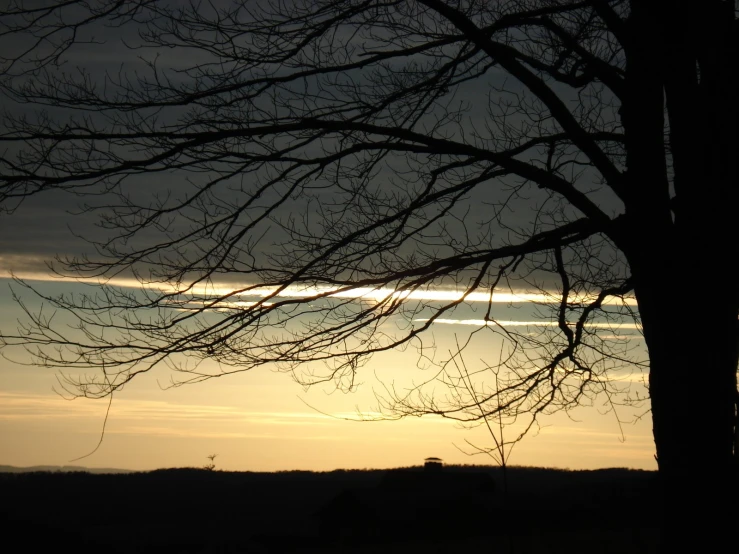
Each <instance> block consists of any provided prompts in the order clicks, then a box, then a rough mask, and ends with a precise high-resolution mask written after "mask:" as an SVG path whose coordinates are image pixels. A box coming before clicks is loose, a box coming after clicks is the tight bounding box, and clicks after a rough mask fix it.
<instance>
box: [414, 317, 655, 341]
mask: <svg viewBox="0 0 739 554" xmlns="http://www.w3.org/2000/svg"><path fill="white" fill-rule="evenodd" d="M413 321H418V322H419V323H425V322H427V321H431V320H430V319H414V320H413ZM433 322H434V323H435V324H437V323H438V324H440V325H474V326H475V327H485V326H488V327H557V326H559V323H558V322H556V321H547V320H538V321H510V320H509V321H504V320H495V321H485V320H484V319H441V318H439V319H435V320H434V321H433ZM567 325H569V326H574V325H575V323H574V322H570V321H568V322H567ZM586 327H589V328H592V329H612V330H617V329H623V330H637V331H641V325H639V324H637V323H633V322H630V323H609V322H597V321H594V322H590V323H588V324H587V325H586ZM601 338H622V336H621V335H605V336H601Z"/></svg>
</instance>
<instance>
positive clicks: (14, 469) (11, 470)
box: [0, 465, 134, 473]
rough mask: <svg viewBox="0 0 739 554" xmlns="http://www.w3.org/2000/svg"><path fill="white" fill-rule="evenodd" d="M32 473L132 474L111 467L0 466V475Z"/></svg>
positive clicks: (128, 470)
mask: <svg viewBox="0 0 739 554" xmlns="http://www.w3.org/2000/svg"><path fill="white" fill-rule="evenodd" d="M34 471H54V472H61V473H70V472H75V471H84V472H86V473H134V472H133V471H132V470H130V469H116V468H111V467H83V466H31V467H16V466H3V465H0V473H31V472H34Z"/></svg>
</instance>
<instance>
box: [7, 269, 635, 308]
mask: <svg viewBox="0 0 739 554" xmlns="http://www.w3.org/2000/svg"><path fill="white" fill-rule="evenodd" d="M5 273H6V275H7V277H8V278H9V277H10V276H11V275H12V276H14V277H16V278H18V279H21V280H27V281H42V282H74V283H83V284H88V285H107V286H114V287H122V288H133V289H148V290H156V291H160V292H162V293H167V294H184V295H188V294H192V295H196V296H203V297H208V298H213V299H216V298H219V297H225V298H228V297H250V298H253V297H257V298H276V297H279V298H306V299H310V298H315V299H320V298H326V297H328V298H347V299H352V298H354V299H357V300H360V301H373V302H383V301H387V300H390V299H392V300H395V299H397V300H416V301H423V300H426V301H438V302H458V301H461V302H469V303H478V302H484V303H500V304H516V303H538V304H553V303H559V302H560V301H561V295H560V293H559V292H557V291H551V292H529V291H525V290H521V291H512V292H504V291H498V290H496V291H494V292H493V293H491V292H490V291H489V290H485V291H482V290H476V291H469V292H468V291H464V290H455V289H449V288H445V287H439V288H438V289H431V290H412V291H406V290H400V291H399V290H394V289H390V288H384V287H383V288H370V287H357V288H348V287H336V286H319V287H307V286H305V287H298V286H289V287H286V288H284V289H283V290H279V289H278V288H277V287H263V286H261V285H259V284H247V283H242V284H232V285H228V286H227V285H218V284H205V285H202V284H197V285H195V286H193V287H192V288H190V289H186V288H184V289H183V288H179V289H178V288H177V287H175V286H174V285H172V284H169V283H160V282H156V281H151V282H148V281H140V280H138V279H134V278H131V277H113V278H110V279H82V278H76V277H71V276H58V275H53V274H47V273H42V272H18V273H12V274H11V272H10V271H6V272H5ZM1 278H2V277H0V279H1ZM252 287H253V288H252ZM596 298H597V297H596V296H595V295H587V296H583V295H570V296H569V297H568V300H569V301H570V302H573V303H580V304H586V303H591V302H593V301H595V299H596ZM256 304H259V305H262V306H269V305H271V304H270V303H262V302H242V301H227V300H224V301H220V302H218V305H214V306H213V308H214V309H215V308H217V307H227V306H234V307H236V306H240V307H247V306H254V305H256ZM603 304H604V305H628V306H637V302H636V298H634V297H633V296H625V297H623V298H616V297H608V298H606V299H605V300H604V301H603Z"/></svg>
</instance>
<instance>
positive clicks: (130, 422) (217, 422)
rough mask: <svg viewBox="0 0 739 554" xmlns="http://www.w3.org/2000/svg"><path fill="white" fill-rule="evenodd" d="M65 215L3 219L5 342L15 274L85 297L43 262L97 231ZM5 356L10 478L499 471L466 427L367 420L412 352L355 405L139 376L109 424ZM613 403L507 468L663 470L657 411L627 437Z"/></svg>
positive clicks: (387, 363)
mask: <svg viewBox="0 0 739 554" xmlns="http://www.w3.org/2000/svg"><path fill="white" fill-rule="evenodd" d="M62 204H63V201H62V200H60V199H58V198H57V199H55V200H53V199H52V198H51V197H48V198H43V197H38V198H37V199H33V200H32V201H30V202H29V203H28V205H26V206H23V208H24V209H21V210H19V211H17V212H16V213H15V214H14V215H13V216H3V217H2V218H0V236H1V237H5V238H4V239H2V240H0V245H2V247H3V252H2V253H0V264H2V272H3V275H2V278H1V279H0V314H1V315H0V328H2V330H3V331H5V332H9V331H12V330H14V328H15V327H16V326H17V322H18V321H23V318H24V314H23V313H22V310H21V309H20V307H19V304H18V303H17V302H16V301H15V300H14V299H13V297H12V292H11V287H12V290H15V291H16V292H17V293H19V294H20V296H21V299H22V300H23V302H24V303H26V304H27V305H28V306H37V305H38V304H37V301H36V300H34V298H33V297H32V295H29V293H28V291H24V290H23V289H22V288H19V287H18V285H17V284H14V283H13V282H12V280H11V279H9V272H10V271H13V272H14V273H15V274H16V275H17V276H21V277H26V278H32V280H31V281H29V283H31V284H33V285H34V286H37V287H39V288H40V289H42V290H44V291H46V292H49V293H69V292H75V291H78V290H79V288H80V287H81V285H80V284H78V283H73V282H70V281H59V280H55V279H54V278H53V277H52V276H51V275H50V274H49V273H48V271H45V270H44V269H43V265H42V263H41V262H42V261H43V260H47V259H49V257H50V256H51V255H52V253H53V251H54V249H55V248H56V249H59V250H58V251H57V252H70V251H74V248H75V245H76V247H77V248H78V249H79V250H84V248H85V247H86V245H85V244H84V243H82V242H79V241H80V239H75V238H74V236H73V233H72V231H73V230H74V229H75V228H77V229H78V228H80V227H84V226H85V225H87V224H88V222H86V221H82V220H79V218H80V216H78V215H72V216H69V215H65V212H64V210H63V209H61V208H59V206H62ZM55 206H56V207H57V208H58V209H55ZM67 225H70V226H71V227H72V229H68V228H67V227H66V226H67ZM8 237H12V240H10V239H9V238H8ZM78 242H79V243H78ZM123 283H124V284H125V283H126V282H125V281H123ZM129 283H130V282H129ZM445 294H446V295H448V294H449V293H448V292H447V293H445ZM442 296H444V295H442ZM531 299H534V300H535V299H536V295H535V294H532V296H531V297H526V296H522V297H520V298H503V299H502V300H506V301H505V302H500V303H495V304H494V309H495V310H496V312H495V313H494V314H493V315H494V316H495V317H496V318H497V319H499V320H502V321H504V322H506V325H509V326H510V327H511V328H514V327H515V328H516V329H520V328H522V326H525V325H527V324H529V325H532V327H531V329H532V330H534V331H535V330H536V329H537V327H536V326H541V325H545V324H546V323H543V322H542V321H541V320H538V319H536V317H535V316H534V315H533V312H532V310H533V308H534V305H533V304H532V303H531V302H530V300H531ZM475 304H476V303H475V302H469V303H468V304H467V305H466V306H464V307H463V309H462V310H460V311H457V312H456V313H455V314H454V316H452V317H448V318H445V319H442V320H439V321H438V322H437V323H436V324H434V326H433V329H432V332H433V335H434V341H435V345H436V346H437V349H438V350H443V349H444V347H445V346H449V345H450V344H451V341H452V340H453V339H454V337H455V336H456V337H457V338H459V337H465V336H467V335H466V333H468V332H469V331H470V330H474V329H478V328H479V326H480V325H481V323H482V322H481V321H480V320H481V318H482V314H481V308H480V307H479V306H476V305H475ZM477 304H480V302H478V303H477ZM618 332H619V334H621V335H623V336H624V337H625V338H627V339H628V340H629V341H630V342H632V343H633V345H634V347H635V348H636V349H637V352H638V351H639V349H642V348H643V347H642V346H641V343H642V341H641V335H640V334H639V331H638V329H637V328H635V326H634V325H633V324H632V325H628V324H625V325H624V326H623V328H621V329H619V330H618ZM7 354H8V355H9V356H10V357H11V358H12V359H13V360H15V362H14V361H11V360H8V359H2V360H0V444H1V445H2V448H0V465H14V466H34V465H84V466H87V467H113V468H122V469H134V470H149V469H155V468H161V467H182V466H188V467H193V466H194V467H199V466H203V465H205V464H206V463H208V459H207V456H209V455H211V454H216V455H217V457H216V459H215V464H216V467H217V468H219V469H224V470H241V471H277V470H291V469H301V470H316V471H327V470H332V469H337V468H387V467H399V466H410V465H417V464H420V463H422V461H423V459H424V458H426V457H429V456H438V457H440V458H442V459H443V460H444V461H445V462H446V463H457V464H488V463H490V464H495V463H496V462H495V460H493V459H492V458H490V457H487V456H486V455H474V456H472V455H470V454H471V453H472V452H474V451H475V449H474V447H473V446H472V445H474V446H477V447H480V448H489V447H492V446H493V445H494V442H493V438H492V437H491V436H490V434H489V432H488V431H487V430H486V429H485V428H483V427H475V428H468V427H465V426H464V425H461V424H459V423H458V422H454V421H450V420H445V419H443V418H440V417H437V416H424V417H422V418H418V417H410V418H406V419H401V420H394V421H357V420H361V419H376V417H377V415H378V414H377V400H376V397H375V393H380V394H381V393H382V392H383V390H384V389H383V386H384V385H387V384H388V383H396V382H398V383H401V382H403V378H404V377H405V378H408V376H409V375H414V376H418V375H423V371H422V370H419V369H418V368H417V365H418V364H417V362H418V356H417V353H416V352H415V351H414V350H413V349H408V350H406V351H405V352H398V351H391V352H388V353H384V354H382V355H376V356H375V357H374V358H372V359H371V361H370V362H369V363H368V364H367V365H366V366H365V367H363V368H361V369H360V373H359V376H360V379H359V380H360V382H361V384H360V385H359V387H358V389H357V390H356V391H354V392H350V393H344V392H341V391H336V390H335V389H334V388H333V387H332V386H331V385H316V386H313V387H311V388H309V389H304V388H303V387H301V386H300V385H299V384H297V383H296V382H295V381H294V380H293V379H292V378H291V376H290V375H288V374H285V373H281V372H278V371H275V370H274V368H269V367H261V368H257V369H255V370H252V371H250V372H246V373H239V374H235V375H230V376H225V377H222V378H218V379H213V380H209V381H205V382H202V383H198V384H193V385H185V386H181V387H176V388H167V385H168V383H169V379H170V376H171V374H170V372H168V371H167V370H166V368H160V369H158V370H156V371H154V372H153V373H152V374H144V375H140V376H139V377H137V379H135V380H134V381H133V382H131V383H130V384H129V385H127V386H126V387H125V388H124V389H123V390H122V391H120V392H119V393H117V394H116V395H115V396H114V398H113V401H112V403H111V405H110V412H109V415H108V418H107V422H106V420H105V415H106V411H107V409H108V406H109V404H108V401H107V400H106V399H102V400H88V399H84V398H77V399H74V400H70V399H66V398H65V396H64V395H63V394H59V393H60V392H63V391H62V389H61V388H60V387H59V383H58V380H57V378H58V373H57V371H56V370H53V369H48V368H40V367H35V366H24V365H21V364H20V363H16V362H27V361H28V357H27V356H24V355H23V354H22V353H19V352H18V351H13V352H8V353H7ZM497 355H498V350H497V348H496V346H495V344H493V343H492V342H490V341H489V340H488V339H485V340H482V341H479V342H478V343H475V344H473V348H472V350H469V351H468V352H467V353H466V359H467V360H469V361H470V362H474V361H475V360H490V359H493V360H494V359H495V358H496V357H497ZM622 379H623V381H622V384H623V383H628V384H630V385H631V387H632V392H633V393H639V392H641V393H642V394H644V392H645V390H644V385H643V380H644V376H643V375H642V374H641V373H640V372H635V373H633V374H631V375H624V376H622ZM604 400H605V399H604V398H599V399H597V401H596V402H595V405H592V406H587V407H582V408H579V409H576V410H574V411H572V412H570V413H569V414H565V413H558V414H555V415H552V416H548V417H544V418H542V419H541V421H540V427H539V428H538V429H535V430H533V431H532V432H530V433H529V434H528V435H527V436H526V437H524V438H523V440H522V441H521V442H519V443H518V444H516V445H515V446H514V448H513V450H512V452H511V453H510V457H509V459H508V463H510V464H517V465H537V466H548V467H561V468H571V469H590V468H600V467H632V468H644V469H654V468H655V463H654V458H653V441H652V437H651V420H650V417H649V414H648V413H645V411H646V407H645V406H644V405H642V406H641V407H640V408H635V409H627V408H619V410H618V416H619V418H620V419H621V420H622V423H621V424H619V421H618V420H617V417H616V414H614V413H613V412H608V410H607V407H606V406H604V405H602V402H603V401H604ZM640 416H641V417H640ZM104 422H105V432H104V435H103V437H102V438H103V440H102V442H101V443H100V444H99V445H98V443H99V442H100V439H101V433H102V429H103V424H104ZM519 431H520V422H519V424H512V425H510V426H509V427H505V428H504V430H503V436H504V438H506V439H509V440H510V439H511V438H512V437H514V436H516V435H517V432H519ZM496 432H498V429H497V428H496ZM93 451H94V452H93ZM91 452H92V453H91ZM80 458H81V459H80Z"/></svg>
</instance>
